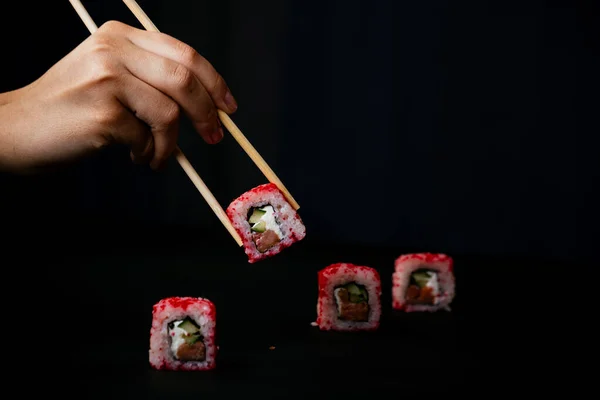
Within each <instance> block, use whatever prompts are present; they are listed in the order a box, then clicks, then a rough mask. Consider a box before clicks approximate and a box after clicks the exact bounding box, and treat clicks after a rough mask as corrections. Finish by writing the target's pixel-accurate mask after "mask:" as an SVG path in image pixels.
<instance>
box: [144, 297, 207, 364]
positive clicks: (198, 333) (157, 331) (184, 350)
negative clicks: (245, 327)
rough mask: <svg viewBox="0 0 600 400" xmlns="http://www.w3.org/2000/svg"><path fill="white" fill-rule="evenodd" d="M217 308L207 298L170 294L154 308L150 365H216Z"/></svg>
mask: <svg viewBox="0 0 600 400" xmlns="http://www.w3.org/2000/svg"><path fill="white" fill-rule="evenodd" d="M216 315H217V312H216V308H215V305H214V304H213V303H212V302H211V301H210V300H207V299H203V298H196V297H169V298H166V299H162V300H160V301H159V302H158V303H156V304H155V305H154V306H153V308H152V327H151V329H150V351H149V353H150V365H151V366H152V367H153V368H154V369H157V370H174V371H177V370H180V371H205V370H211V369H214V368H215V367H216V354H217V347H216V344H215V332H216Z"/></svg>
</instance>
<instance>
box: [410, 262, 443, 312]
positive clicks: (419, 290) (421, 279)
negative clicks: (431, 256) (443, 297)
mask: <svg viewBox="0 0 600 400" xmlns="http://www.w3.org/2000/svg"><path fill="white" fill-rule="evenodd" d="M439 294H440V287H439V282H438V277H437V273H436V272H435V271H431V270H425V269H419V270H416V271H414V272H413V273H412V274H411V275H410V282H409V285H408V287H407V288H406V302H407V304H414V305H417V304H421V305H435V304H437V301H438V296H439Z"/></svg>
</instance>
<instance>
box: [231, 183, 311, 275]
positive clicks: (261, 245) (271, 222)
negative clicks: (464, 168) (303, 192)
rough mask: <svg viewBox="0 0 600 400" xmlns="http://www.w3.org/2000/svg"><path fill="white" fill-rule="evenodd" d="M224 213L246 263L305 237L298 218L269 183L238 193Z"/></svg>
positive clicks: (272, 253) (279, 192)
mask: <svg viewBox="0 0 600 400" xmlns="http://www.w3.org/2000/svg"><path fill="white" fill-rule="evenodd" d="M226 212H227V216H228V217H229V219H230V220H231V222H232V224H233V226H234V228H235V229H236V231H237V232H238V233H239V235H240V236H241V238H242V242H243V245H244V251H245V253H246V255H247V256H248V262H249V263H255V262H257V261H260V260H263V259H265V258H267V257H271V256H273V255H275V254H278V253H280V252H281V251H282V250H283V249H285V248H287V247H290V246H291V245H292V244H294V243H296V242H298V241H300V240H302V239H304V237H305V236H306V228H305V227H304V224H303V222H302V219H301V218H300V216H299V215H298V213H297V212H296V210H295V209H294V208H293V207H292V206H291V205H290V203H289V202H288V201H287V200H286V198H285V197H284V195H283V193H282V192H281V190H279V188H278V187H277V186H276V185H275V184H273V183H267V184H263V185H260V186H257V187H255V188H254V189H252V190H250V191H248V192H246V193H244V194H242V195H241V196H239V197H238V198H237V199H235V200H234V201H232V202H231V204H230V205H229V207H227V210H226Z"/></svg>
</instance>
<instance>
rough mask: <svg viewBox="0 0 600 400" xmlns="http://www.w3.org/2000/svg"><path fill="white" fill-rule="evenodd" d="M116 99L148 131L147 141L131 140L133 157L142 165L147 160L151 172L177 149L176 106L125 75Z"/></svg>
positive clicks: (143, 83) (164, 96)
mask: <svg viewBox="0 0 600 400" xmlns="http://www.w3.org/2000/svg"><path fill="white" fill-rule="evenodd" d="M117 98H118V99H119V101H120V102H121V103H122V104H123V106H124V107H126V108H127V109H129V110H130V111H131V113H132V115H133V116H135V117H136V118H137V119H139V120H141V121H143V122H144V123H145V124H146V125H147V127H148V129H149V130H150V132H151V139H150V138H149V137H146V138H145V139H142V140H140V139H139V138H135V140H136V141H135V143H136V144H135V147H134V146H133V145H132V156H133V158H134V159H136V161H142V162H143V161H145V160H146V159H150V167H151V168H152V169H154V170H157V169H161V168H162V167H163V166H164V164H165V163H166V161H167V159H168V157H169V156H170V155H171V153H172V152H173V150H175V147H176V146H177V137H178V135H179V112H180V111H179V106H178V104H177V103H176V102H175V101H173V100H172V99H171V98H169V97H168V96H166V95H165V94H164V93H162V92H161V91H160V90H158V89H156V88H154V87H152V86H150V85H149V84H147V83H145V82H143V81H142V80H140V79H137V78H136V77H134V76H133V75H127V74H125V75H123V77H122V81H121V85H120V89H119V90H118V92H117ZM124 134H125V135H127V134H126V133H124ZM125 140H126V139H125ZM129 140H134V138H129ZM137 140H139V142H138V141H137ZM134 148H135V150H134Z"/></svg>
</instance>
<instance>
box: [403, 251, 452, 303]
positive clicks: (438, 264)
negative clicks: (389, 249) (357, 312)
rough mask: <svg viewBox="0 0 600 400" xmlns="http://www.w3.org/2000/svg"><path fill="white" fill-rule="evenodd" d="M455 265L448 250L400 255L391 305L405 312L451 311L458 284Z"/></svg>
mask: <svg viewBox="0 0 600 400" xmlns="http://www.w3.org/2000/svg"><path fill="white" fill-rule="evenodd" d="M453 266H454V262H453V260H452V258H451V257H449V256H447V255H446V254H432V253H416V254H405V255H402V256H400V257H398V258H397V259H396V261H395V263H394V273H393V274H392V307H393V308H394V309H396V310H402V311H406V312H413V311H430V312H433V311H438V310H446V311H450V303H451V302H452V300H453V299H454V286H455V278H454V272H453Z"/></svg>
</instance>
